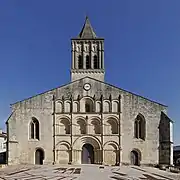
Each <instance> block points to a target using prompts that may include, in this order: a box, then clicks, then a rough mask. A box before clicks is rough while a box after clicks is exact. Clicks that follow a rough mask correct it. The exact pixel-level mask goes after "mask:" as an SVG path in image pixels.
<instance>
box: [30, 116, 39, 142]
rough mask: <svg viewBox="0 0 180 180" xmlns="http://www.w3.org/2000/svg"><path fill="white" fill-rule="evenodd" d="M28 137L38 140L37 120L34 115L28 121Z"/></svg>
mask: <svg viewBox="0 0 180 180" xmlns="http://www.w3.org/2000/svg"><path fill="white" fill-rule="evenodd" d="M30 138H31V139H38V140H39V121H38V120H37V119H36V118H34V117H33V118H32V121H31V123H30Z"/></svg>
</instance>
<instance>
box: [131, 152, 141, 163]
mask: <svg viewBox="0 0 180 180" xmlns="http://www.w3.org/2000/svg"><path fill="white" fill-rule="evenodd" d="M131 164H132V165H135V166H139V165H140V152H138V151H136V150H133V151H131Z"/></svg>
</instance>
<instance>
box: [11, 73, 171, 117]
mask: <svg viewBox="0 0 180 180" xmlns="http://www.w3.org/2000/svg"><path fill="white" fill-rule="evenodd" d="M85 78H89V79H92V80H94V81H98V82H100V83H103V84H106V85H109V86H111V87H114V88H116V89H119V90H121V91H124V92H127V93H130V94H132V95H135V96H138V97H141V98H143V99H146V100H148V101H151V102H153V103H156V104H159V105H161V106H164V107H168V106H167V105H165V104H162V103H159V102H157V101H154V100H151V99H149V98H147V97H143V96H141V95H138V94H136V93H133V92H130V91H128V90H125V89H122V88H119V87H117V86H114V85H112V84H110V83H107V82H103V81H100V80H97V79H94V78H92V77H89V76H86V77H83V78H81V79H77V80H75V81H73V82H69V83H67V84H64V85H61V86H58V87H56V88H52V89H50V90H47V91H45V92H42V93H39V94H36V95H34V96H31V97H29V98H25V99H23V100H20V101H17V102H14V103H12V104H11V106H12V105H15V104H17V103H20V102H22V101H25V100H28V99H31V98H33V97H35V96H38V95H42V94H45V93H47V92H50V91H53V90H55V89H57V88H61V87H64V86H67V85H70V84H73V83H75V82H77V81H80V80H82V79H85ZM12 114H13V113H12ZM12 114H11V115H12Z"/></svg>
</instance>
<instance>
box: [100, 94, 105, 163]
mask: <svg viewBox="0 0 180 180" xmlns="http://www.w3.org/2000/svg"><path fill="white" fill-rule="evenodd" d="M103 161H104V160H103V96H102V95H101V164H103Z"/></svg>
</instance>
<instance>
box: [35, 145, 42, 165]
mask: <svg viewBox="0 0 180 180" xmlns="http://www.w3.org/2000/svg"><path fill="white" fill-rule="evenodd" d="M43 160H44V151H43V150H42V149H40V148H38V149H36V152H35V164H40V165H42V164H43Z"/></svg>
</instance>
